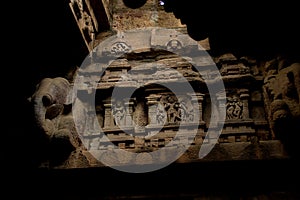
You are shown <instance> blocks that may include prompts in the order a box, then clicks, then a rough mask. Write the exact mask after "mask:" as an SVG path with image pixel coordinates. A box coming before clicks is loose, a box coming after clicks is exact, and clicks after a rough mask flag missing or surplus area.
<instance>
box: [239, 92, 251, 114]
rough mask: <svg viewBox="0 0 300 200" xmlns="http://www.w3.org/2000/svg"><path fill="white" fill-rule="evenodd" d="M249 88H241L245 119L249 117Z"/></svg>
mask: <svg viewBox="0 0 300 200" xmlns="http://www.w3.org/2000/svg"><path fill="white" fill-rule="evenodd" d="M249 97H250V95H249V90H248V89H241V90H240V99H241V101H242V103H243V113H242V118H243V119H249Z"/></svg>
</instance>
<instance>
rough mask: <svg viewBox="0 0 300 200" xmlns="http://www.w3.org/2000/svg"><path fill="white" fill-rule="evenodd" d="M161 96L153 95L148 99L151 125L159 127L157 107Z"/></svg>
mask: <svg viewBox="0 0 300 200" xmlns="http://www.w3.org/2000/svg"><path fill="white" fill-rule="evenodd" d="M159 98H160V95H155V94H151V95H150V96H148V97H146V99H147V106H148V120H149V125H150V126H153V125H157V118H156V117H157V105H158V103H159V102H158V100H159Z"/></svg>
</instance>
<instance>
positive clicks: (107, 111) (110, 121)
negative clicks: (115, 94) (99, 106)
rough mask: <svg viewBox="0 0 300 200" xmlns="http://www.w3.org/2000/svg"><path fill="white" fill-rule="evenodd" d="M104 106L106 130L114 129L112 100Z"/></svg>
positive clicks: (105, 102)
mask: <svg viewBox="0 0 300 200" xmlns="http://www.w3.org/2000/svg"><path fill="white" fill-rule="evenodd" d="M103 102H104V103H103V105H104V128H105V129H109V128H112V127H113V124H114V122H113V120H114V119H113V116H112V111H111V105H112V104H111V101H110V100H105V101H103Z"/></svg>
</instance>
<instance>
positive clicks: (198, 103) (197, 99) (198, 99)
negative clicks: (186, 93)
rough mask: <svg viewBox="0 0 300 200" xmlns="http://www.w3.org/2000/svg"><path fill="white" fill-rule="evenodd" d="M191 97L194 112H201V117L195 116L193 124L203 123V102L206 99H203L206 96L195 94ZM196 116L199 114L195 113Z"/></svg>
mask: <svg viewBox="0 0 300 200" xmlns="http://www.w3.org/2000/svg"><path fill="white" fill-rule="evenodd" d="M190 96H191V97H192V99H191V101H192V105H193V110H198V111H199V116H195V115H194V118H193V121H192V122H194V123H198V122H203V109H202V102H203V99H204V98H203V97H204V94H200V93H194V94H190ZM194 114H197V112H195V113H194Z"/></svg>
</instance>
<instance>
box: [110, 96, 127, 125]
mask: <svg viewBox="0 0 300 200" xmlns="http://www.w3.org/2000/svg"><path fill="white" fill-rule="evenodd" d="M113 115H114V122H115V125H117V126H121V125H124V120H125V108H124V106H123V104H122V102H121V101H117V102H116V104H115V105H114V106H113Z"/></svg>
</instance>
